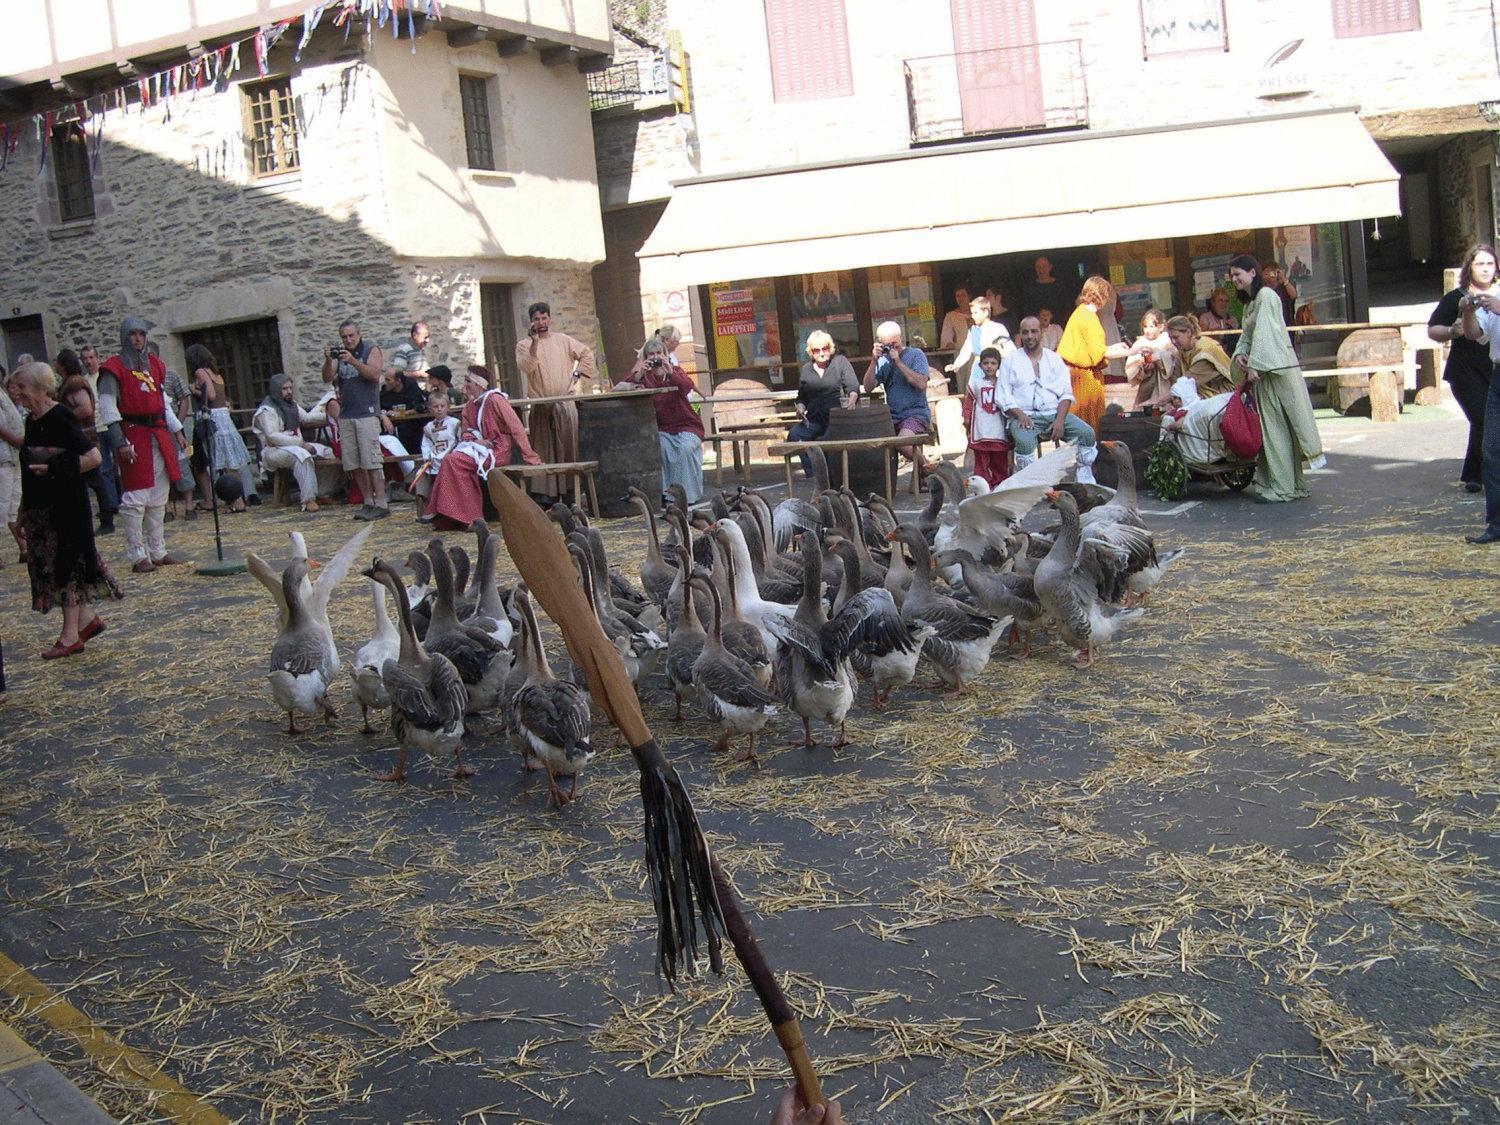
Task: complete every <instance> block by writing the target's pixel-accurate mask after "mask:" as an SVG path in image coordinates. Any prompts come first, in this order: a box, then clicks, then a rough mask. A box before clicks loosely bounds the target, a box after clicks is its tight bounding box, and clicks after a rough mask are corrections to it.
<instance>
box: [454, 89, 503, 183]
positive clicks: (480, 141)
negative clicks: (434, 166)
mask: <svg viewBox="0 0 1500 1125" xmlns="http://www.w3.org/2000/svg"><path fill="white" fill-rule="evenodd" d="M458 94H459V102H460V104H461V105H462V107H463V115H464V150H465V152H466V153H467V157H468V161H469V167H470V168H480V169H485V170H488V171H494V169H495V134H494V132H493V130H492V129H491V127H490V83H489V79H488V78H485V77H483V76H482V75H478V74H460V75H459V76H458Z"/></svg>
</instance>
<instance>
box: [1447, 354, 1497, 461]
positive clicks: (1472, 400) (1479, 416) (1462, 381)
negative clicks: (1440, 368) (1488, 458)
mask: <svg viewBox="0 0 1500 1125" xmlns="http://www.w3.org/2000/svg"><path fill="white" fill-rule="evenodd" d="M1444 378H1446V379H1447V380H1448V386H1450V387H1451V388H1453V399H1454V401H1455V402H1457V403H1458V408H1459V409H1460V410H1462V411H1463V412H1464V417H1465V418H1467V419H1468V420H1469V447H1468V449H1467V450H1466V451H1465V452H1464V467H1463V468H1462V469H1461V470H1460V471H1459V474H1458V479H1459V480H1461V481H1463V482H1464V483H1466V484H1467V483H1468V482H1469V481H1473V482H1475V483H1476V484H1477V483H1478V482H1479V479H1480V476H1481V472H1482V466H1483V464H1484V455H1483V453H1482V450H1483V448H1484V403H1485V399H1486V398H1487V397H1488V396H1489V393H1490V384H1489V380H1487V379H1484V378H1482V377H1481V376H1479V375H1476V374H1474V373H1473V372H1469V371H1455V372H1453V373H1452V374H1451V375H1445V376H1444Z"/></svg>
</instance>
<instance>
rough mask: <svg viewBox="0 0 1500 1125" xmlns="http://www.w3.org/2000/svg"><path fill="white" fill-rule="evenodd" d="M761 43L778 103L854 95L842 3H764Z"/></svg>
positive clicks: (770, 0) (779, 0)
mask: <svg viewBox="0 0 1500 1125" xmlns="http://www.w3.org/2000/svg"><path fill="white" fill-rule="evenodd" d="M766 41H767V43H768V44H769V46H770V49H771V93H772V96H773V97H774V98H775V99H776V100H777V101H778V102H792V101H805V100H809V99H812V98H842V97H846V96H847V95H849V94H852V93H854V76H853V74H852V73H851V72H850V64H849V28H848V25H847V24H846V23H845V22H844V0H766Z"/></svg>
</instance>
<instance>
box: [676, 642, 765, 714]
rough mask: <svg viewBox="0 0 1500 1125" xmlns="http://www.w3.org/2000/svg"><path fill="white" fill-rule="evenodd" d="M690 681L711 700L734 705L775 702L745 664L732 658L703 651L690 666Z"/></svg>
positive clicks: (747, 705)
mask: <svg viewBox="0 0 1500 1125" xmlns="http://www.w3.org/2000/svg"><path fill="white" fill-rule="evenodd" d="M726 655H727V654H726ZM693 682H694V683H695V684H697V685H698V687H699V688H701V689H702V690H703V691H706V692H708V694H709V695H712V696H713V697H714V698H715V699H722V700H723V701H724V702H725V703H729V704H732V705H734V706H735V707H774V706H775V705H776V697H775V696H774V695H772V694H771V693H770V692H768V691H766V690H765V689H764V688H762V687H761V686H760V683H759V681H757V680H756V679H755V674H754V673H753V672H751V671H750V668H749V666H748V665H746V664H745V663H744V662H743V661H741V660H737V659H735V658H733V657H729V658H728V659H725V658H724V657H723V656H719V657H713V656H711V654H708V653H705V655H704V658H701V659H699V661H698V664H697V666H696V667H695V668H694V669H693Z"/></svg>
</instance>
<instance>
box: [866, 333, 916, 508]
mask: <svg viewBox="0 0 1500 1125" xmlns="http://www.w3.org/2000/svg"><path fill="white" fill-rule="evenodd" d="M928 370H929V369H928V366H927V357H926V356H925V355H924V354H922V349H920V348H909V347H907V346H906V342H905V340H904V339H903V338H902V332H901V326H900V325H899V324H897V323H896V322H895V321H894V320H888V321H886V322H885V323H884V324H882V325H881V326H880V327H879V328H877V329H875V350H874V352H873V353H871V357H870V366H869V367H868V368H867V369H866V371H865V378H864V389H865V392H866V393H867V394H868V393H869V392H870V391H873V390H874V389H875V384H876V383H879V384H880V385H881V386H882V387H884V388H885V405H886V408H887V409H888V410H889V411H890V412H891V425H892V426H893V427H894V429H895V432H896V433H897V434H925V433H927V432H928V431H929V430H930V429H931V428H932V411H931V410H929V409H928V407H927V381H928V377H929V376H928ZM897 451H898V452H899V453H900V454H901V456H903V457H905V458H906V459H907V460H908V461H910V462H911V463H912V466H913V472H915V473H916V474H917V477H918V479H921V478H922V477H924V476H926V475H927V472H928V470H929V469H930V467H931V466H929V465H928V463H927V462H926V461H924V460H923V459H922V447H921V446H920V445H902V446H898V447H897Z"/></svg>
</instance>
